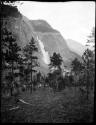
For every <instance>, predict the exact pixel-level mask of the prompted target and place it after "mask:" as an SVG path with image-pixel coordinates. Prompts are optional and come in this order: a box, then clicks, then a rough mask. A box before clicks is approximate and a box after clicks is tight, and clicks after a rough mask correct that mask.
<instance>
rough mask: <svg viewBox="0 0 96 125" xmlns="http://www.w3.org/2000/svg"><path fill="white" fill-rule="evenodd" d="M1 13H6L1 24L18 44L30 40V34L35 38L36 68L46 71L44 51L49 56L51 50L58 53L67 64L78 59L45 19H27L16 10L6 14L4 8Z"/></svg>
mask: <svg viewBox="0 0 96 125" xmlns="http://www.w3.org/2000/svg"><path fill="white" fill-rule="evenodd" d="M5 8H6V7H5ZM7 9H8V6H7ZM9 10H10V9H9ZM4 11H5V12H4ZM11 12H12V8H11ZM3 13H5V15H6V16H5V17H4V18H3V25H4V26H5V25H6V27H7V28H8V30H10V31H12V33H13V34H14V36H16V39H17V43H18V45H20V46H21V47H23V46H24V45H26V44H27V43H28V42H29V41H30V40H31V37H32V36H33V37H34V38H35V39H36V45H37V47H38V53H35V54H36V55H37V56H38V61H39V63H40V67H37V69H38V70H40V71H41V72H43V73H44V74H46V73H48V65H47V64H46V63H45V62H44V60H43V58H44V53H48V54H46V55H47V56H49V57H50V56H52V54H53V52H57V53H60V55H61V56H62V58H63V60H64V64H65V65H67V66H69V65H70V62H71V61H72V60H73V59H74V58H75V57H77V58H79V59H80V56H79V55H78V54H76V53H75V52H72V51H71V50H70V49H69V47H68V45H67V43H66V40H65V39H64V38H63V37H62V36H61V34H60V32H59V31H57V30H55V29H53V28H52V27H51V26H50V25H49V24H48V23H47V22H46V21H44V20H29V19H28V18H27V17H25V16H23V15H22V14H20V13H19V14H18V11H17V13H16V11H15V15H14V12H13V14H12V15H10V16H9V15H8V14H6V9H3ZM37 38H38V39H37ZM39 41H40V42H41V43H42V45H43V51H45V52H44V53H43V51H42V47H41V46H40V43H39Z"/></svg>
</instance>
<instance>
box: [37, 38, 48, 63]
mask: <svg viewBox="0 0 96 125" xmlns="http://www.w3.org/2000/svg"><path fill="white" fill-rule="evenodd" d="M37 41H38V42H39V45H40V48H41V51H42V54H43V60H44V62H45V63H46V64H47V65H48V64H49V63H50V57H49V54H48V52H47V51H45V49H44V44H43V42H42V41H41V40H40V39H39V38H38V36H37Z"/></svg>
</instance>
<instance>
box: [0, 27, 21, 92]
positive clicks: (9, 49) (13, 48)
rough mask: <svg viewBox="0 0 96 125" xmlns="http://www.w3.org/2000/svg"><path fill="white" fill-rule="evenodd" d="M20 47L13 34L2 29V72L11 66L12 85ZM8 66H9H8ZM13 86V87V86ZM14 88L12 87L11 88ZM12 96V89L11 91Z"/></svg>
mask: <svg viewBox="0 0 96 125" xmlns="http://www.w3.org/2000/svg"><path fill="white" fill-rule="evenodd" d="M20 50H21V49H20V47H19V46H18V45H17V43H16V38H15V37H13V34H12V33H11V32H9V31H8V30H7V28H6V27H5V28H2V39H1V53H2V70H4V69H5V68H6V67H5V66H7V65H8V66H9V67H10V68H11V75H12V76H11V77H12V78H11V85H12V83H13V82H12V81H13V80H14V63H18V59H19V51H20ZM6 64H7V65H6ZM12 86H13V85H12ZM11 88H12V87H11ZM11 94H12V89H11Z"/></svg>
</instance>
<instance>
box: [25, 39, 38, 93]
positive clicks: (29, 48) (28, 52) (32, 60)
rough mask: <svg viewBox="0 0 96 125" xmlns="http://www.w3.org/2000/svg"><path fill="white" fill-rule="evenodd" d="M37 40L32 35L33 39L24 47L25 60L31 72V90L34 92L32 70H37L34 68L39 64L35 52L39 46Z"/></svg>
mask: <svg viewBox="0 0 96 125" xmlns="http://www.w3.org/2000/svg"><path fill="white" fill-rule="evenodd" d="M35 43H36V41H35V39H34V38H33V37H32V39H31V41H30V42H29V44H27V45H26V46H25V47H24V48H23V53H24V56H25V62H26V65H27V68H28V67H30V73H31V92H32V72H36V70H35V69H34V67H36V66H38V64H37V59H38V58H37V56H34V52H37V51H38V48H37V47H36V45H35Z"/></svg>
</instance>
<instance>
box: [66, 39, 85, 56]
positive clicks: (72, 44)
mask: <svg viewBox="0 0 96 125" xmlns="http://www.w3.org/2000/svg"><path fill="white" fill-rule="evenodd" d="M66 42H67V45H68V47H69V48H70V50H71V51H73V52H75V53H77V54H79V55H80V56H82V54H83V53H84V51H85V49H86V48H87V47H86V46H83V45H82V44H80V43H78V42H76V41H74V40H72V39H67V40H66Z"/></svg>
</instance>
